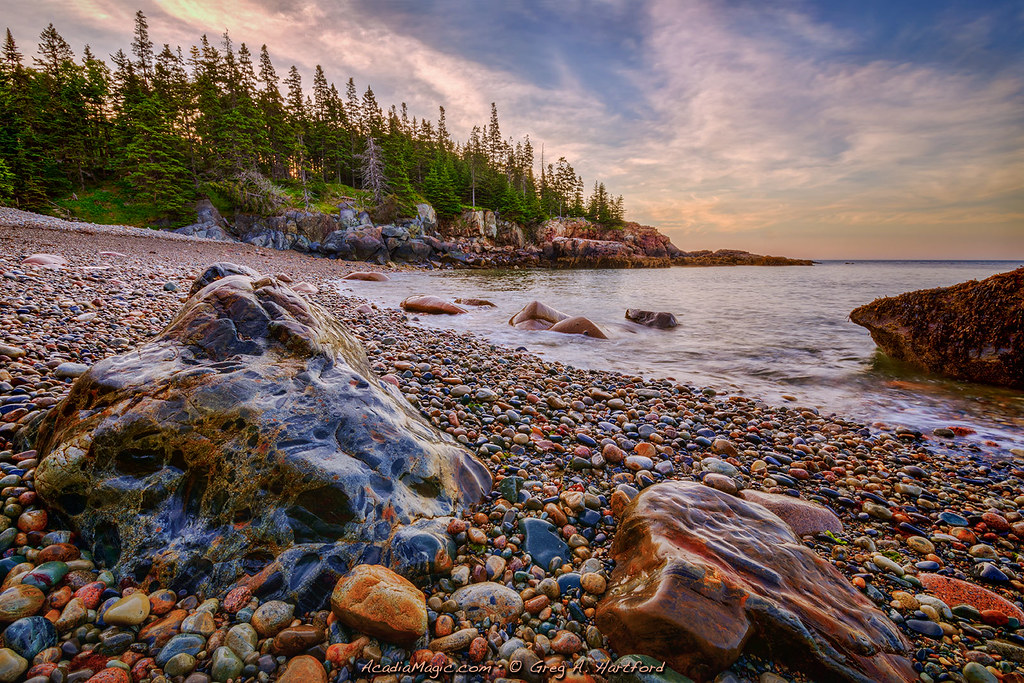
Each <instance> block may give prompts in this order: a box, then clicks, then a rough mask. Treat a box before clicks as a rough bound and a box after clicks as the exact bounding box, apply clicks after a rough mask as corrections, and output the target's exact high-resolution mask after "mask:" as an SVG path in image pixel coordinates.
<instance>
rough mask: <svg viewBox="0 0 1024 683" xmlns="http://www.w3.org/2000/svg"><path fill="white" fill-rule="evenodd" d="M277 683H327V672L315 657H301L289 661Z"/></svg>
mask: <svg viewBox="0 0 1024 683" xmlns="http://www.w3.org/2000/svg"><path fill="white" fill-rule="evenodd" d="M277 683H327V672H326V671H325V670H324V665H323V664H321V663H320V662H319V661H318V660H317V659H316V658H315V657H310V656H309V655H300V656H298V657H295V658H293V659H291V660H289V661H288V666H287V667H285V670H284V673H282V674H281V675H280V676H279V677H278V679H277Z"/></svg>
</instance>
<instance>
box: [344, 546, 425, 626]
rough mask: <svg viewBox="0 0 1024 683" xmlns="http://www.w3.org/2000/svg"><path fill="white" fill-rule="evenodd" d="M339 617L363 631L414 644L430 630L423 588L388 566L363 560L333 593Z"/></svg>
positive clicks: (346, 623) (345, 622)
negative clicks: (419, 587) (421, 589)
mask: <svg viewBox="0 0 1024 683" xmlns="http://www.w3.org/2000/svg"><path fill="white" fill-rule="evenodd" d="M331 610H332V611H333V612H334V615H335V616H336V617H337V618H338V620H339V621H340V622H341V623H343V624H345V625H346V626H348V627H349V628H354V629H356V630H358V631H360V632H362V633H365V634H367V635H370V636H375V637H377V638H381V639H382V640H386V641H389V642H394V643H398V644H404V645H411V644H412V643H413V642H415V641H416V640H417V639H419V637H420V636H422V635H423V634H424V633H426V632H427V601H426V598H425V597H424V595H423V593H422V592H421V591H420V589H418V588H416V586H414V585H413V584H412V583H411V582H410V581H409V580H407V579H405V578H403V577H402V576H399V575H398V574H396V573H395V572H393V571H391V570H390V569H388V568H387V567H383V566H381V565H377V564H361V565H358V566H356V567H354V568H353V569H352V570H351V571H349V573H348V574H346V575H345V576H343V577H341V578H340V579H339V580H338V583H337V584H336V585H335V587H334V592H333V593H332V594H331Z"/></svg>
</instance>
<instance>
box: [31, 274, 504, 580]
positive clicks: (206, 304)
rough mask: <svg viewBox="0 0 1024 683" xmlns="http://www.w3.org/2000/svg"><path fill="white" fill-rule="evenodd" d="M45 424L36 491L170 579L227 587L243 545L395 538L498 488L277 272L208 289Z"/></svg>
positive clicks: (81, 386) (131, 566) (74, 393)
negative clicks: (399, 529) (397, 531)
mask: <svg viewBox="0 0 1024 683" xmlns="http://www.w3.org/2000/svg"><path fill="white" fill-rule="evenodd" d="M218 269H220V270H223V269H224V268H223V267H218ZM208 272H209V271H208ZM204 277H206V276H205V275H204ZM257 378H259V379H257ZM39 433H40V438H39V441H38V446H39V456H40V458H41V462H40V464H39V466H38V468H37V470H36V488H37V491H38V493H39V494H40V495H41V496H42V497H43V498H44V499H46V500H47V501H49V502H50V503H51V504H52V505H53V506H54V507H56V508H57V509H59V510H60V511H61V512H62V513H64V515H65V516H66V517H67V518H68V519H70V520H72V522H73V523H74V524H75V526H76V528H77V529H78V530H80V531H81V532H82V533H83V534H84V536H85V537H86V538H88V539H91V541H92V543H93V551H94V554H95V555H96V556H97V557H98V558H101V559H103V560H104V561H105V562H107V564H108V565H116V566H117V569H118V571H122V572H129V573H135V572H137V571H141V570H140V569H139V567H142V566H148V567H149V571H150V573H151V574H152V575H153V576H156V577H159V578H160V580H161V582H162V583H163V584H164V585H169V586H172V587H174V586H177V585H181V584H182V583H188V584H189V585H191V586H197V585H202V584H209V585H211V586H212V587H216V588H221V587H226V585H225V584H226V583H227V582H228V581H230V580H232V579H233V578H234V577H235V576H237V575H238V574H239V573H240V571H241V569H242V562H243V560H244V559H245V558H247V557H254V556H255V557H259V555H260V553H264V554H266V555H270V556H272V554H273V552H274V551H276V549H279V548H282V547H288V546H290V545H292V544H295V543H316V542H318V541H319V542H326V541H330V542H334V541H336V540H337V539H339V538H340V539H345V540H349V541H352V542H356V541H367V542H375V543H380V544H383V543H384V542H386V540H387V538H388V537H389V536H390V535H391V533H392V530H393V529H394V528H395V526H396V525H397V524H401V523H409V522H412V521H414V520H415V519H417V518H421V517H434V516H441V515H448V514H451V513H452V512H454V511H455V510H456V509H457V508H458V505H459V504H460V503H464V502H472V501H475V500H478V499H480V498H481V497H482V495H483V494H484V493H485V492H486V491H489V490H490V476H489V474H488V473H487V471H486V469H485V468H484V467H483V466H482V465H481V464H480V463H479V462H478V461H477V460H476V459H475V458H474V457H473V456H472V455H470V454H469V453H468V452H467V451H465V450H463V449H462V448H461V447H460V446H458V445H457V444H456V443H455V442H454V440H453V439H451V438H450V437H448V436H446V435H442V434H440V433H439V432H438V431H436V430H435V429H434V428H433V427H431V426H430V425H428V424H427V423H426V422H425V421H424V420H423V419H422V418H421V417H420V416H419V415H417V414H415V412H414V411H412V410H411V409H410V408H409V406H408V404H407V402H406V401H405V400H404V399H402V398H401V397H400V396H399V395H398V392H397V391H396V390H394V389H390V388H388V387H387V386H386V385H385V384H383V383H381V382H380V381H379V380H378V379H377V378H376V376H375V375H374V373H373V372H372V371H371V370H370V369H369V367H368V365H367V362H366V359H365V356H364V354H363V351H362V348H361V346H360V345H359V343H358V342H357V341H356V340H355V339H353V338H352V337H351V336H350V335H349V333H348V332H347V331H346V330H345V329H344V328H343V327H341V325H340V324H338V323H337V322H336V321H335V320H334V319H333V318H332V317H331V316H330V314H329V313H327V312H326V311H325V310H324V309H322V308H320V307H319V306H318V305H316V304H313V303H310V302H308V301H306V300H305V299H303V298H302V297H300V296H298V295H297V294H295V293H294V292H292V291H291V290H290V289H289V288H288V287H287V285H285V284H284V283H282V282H280V281H278V280H275V279H273V278H262V279H257V280H254V279H252V278H250V277H245V276H229V277H226V278H222V279H220V280H218V281H216V283H215V284H213V285H212V286H208V287H206V288H204V289H203V290H202V292H201V293H200V294H198V295H196V296H193V297H192V298H191V299H189V301H188V303H187V305H186V307H185V308H184V309H182V311H181V312H180V313H179V314H178V316H177V318H175V320H174V321H173V322H172V323H171V325H170V326H168V327H167V328H166V329H165V330H164V331H163V332H162V333H161V334H160V335H159V336H158V337H156V339H154V340H153V341H151V342H149V343H146V344H144V345H142V346H140V347H138V348H137V349H135V350H133V351H132V352H131V353H129V354H126V355H124V356H114V357H110V358H107V359H105V360H103V361H101V362H99V363H97V364H96V365H94V366H93V367H92V368H91V369H90V370H89V372H87V373H86V374H85V375H83V376H82V377H81V378H79V380H78V381H77V382H76V383H75V385H74V387H73V388H72V390H71V392H70V394H69V396H68V398H67V399H65V401H64V402H63V403H62V404H61V405H60V406H58V407H57V408H55V409H54V410H52V411H50V413H49V414H48V416H47V419H46V420H44V422H43V424H42V425H41V427H40V432H39ZM271 549H274V551H272V550H271ZM222 563H228V564H227V565H226V566H221V565H222ZM218 567H219V568H218ZM142 573H143V574H145V571H143V572H142Z"/></svg>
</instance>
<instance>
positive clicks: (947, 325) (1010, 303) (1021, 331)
mask: <svg viewBox="0 0 1024 683" xmlns="http://www.w3.org/2000/svg"><path fill="white" fill-rule="evenodd" d="M850 320H852V321H853V322H855V323H857V324H858V325H861V326H862V327H866V328H867V329H868V331H869V332H871V338H872V339H874V340H875V343H876V344H878V346H879V348H881V349H882V351H883V352H884V353H885V354H886V355H887V356H890V357H891V358H895V359H896V360H901V361H906V362H908V363H911V364H913V365H916V366H917V367H919V368H922V369H924V370H927V371H929V372H934V373H936V374H941V375H947V376H949V377H954V378H956V379H964V380H969V381H972V382H983V383H986V384H1000V385H1004V386H1009V387H1014V388H1017V389H1020V388H1024V268H1018V269H1017V270H1014V271H1010V272H1009V273H1000V274H998V275H993V276H992V277H990V278H987V279H985V280H982V281H981V282H978V281H977V280H971V281H970V282H963V283H961V284H958V285H954V286H952V287H940V288H938V289H922V290H918V291H915V292H907V293H906V294H900V295H899V296H893V297H887V298H884V299H876V300H875V301H873V302H871V303H870V304H867V305H865V306H861V307H860V308H857V309H854V311H853V312H852V313H850Z"/></svg>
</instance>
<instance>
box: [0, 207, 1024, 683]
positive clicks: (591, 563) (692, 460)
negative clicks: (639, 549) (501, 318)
mask: <svg viewBox="0 0 1024 683" xmlns="http://www.w3.org/2000/svg"><path fill="white" fill-rule="evenodd" d="M37 253H45V254H53V255H58V256H61V257H63V258H64V259H65V260H66V262H67V263H66V265H64V266H62V267H57V268H49V267H38V266H29V265H23V264H22V260H23V259H24V258H26V257H28V256H29V255H31V254H37ZM215 262H231V263H236V264H239V265H243V266H247V267H249V268H252V269H254V270H256V271H258V272H260V273H263V274H276V275H283V276H284V277H285V279H286V281H290V282H293V283H308V284H310V285H312V287H306V288H302V289H300V288H298V287H296V291H305V292H306V294H305V295H306V296H308V297H309V298H310V300H312V301H315V302H317V303H319V304H320V305H321V306H323V307H325V308H326V309H327V310H329V311H330V312H331V313H332V314H333V315H334V316H336V317H337V318H338V319H339V320H340V321H341V322H342V323H343V324H344V325H345V326H346V327H347V328H348V329H349V330H350V331H351V332H352V334H354V335H355V336H356V337H358V339H359V340H360V341H361V342H362V343H363V345H364V347H365V350H366V354H367V357H368V359H369V361H370V364H371V366H372V368H373V370H374V371H375V372H376V373H377V374H378V376H380V377H381V378H382V379H383V381H385V382H389V383H391V384H393V385H395V386H397V387H398V388H399V389H400V390H401V392H402V394H403V395H404V396H405V397H406V399H407V400H408V401H409V402H410V403H411V404H412V405H413V406H414V407H416V408H417V409H418V410H419V411H420V412H421V413H422V415H423V416H424V417H425V418H426V419H427V420H428V421H429V422H431V423H432V424H433V425H434V426H435V427H437V428H438V429H439V430H441V431H443V432H447V433H448V434H450V435H451V436H452V437H454V438H455V439H456V440H457V441H459V442H461V443H462V444H464V445H465V446H466V448H468V449H469V450H470V451H471V452H473V453H474V454H476V455H477V457H478V458H479V459H480V460H481V461H482V462H483V463H484V464H485V465H486V466H487V468H488V469H489V470H490V473H491V475H492V477H493V480H494V487H493V491H492V492H491V493H490V495H489V496H488V497H487V498H486V499H485V500H484V501H483V502H482V503H480V504H478V505H475V506H472V507H470V508H469V509H466V510H465V511H464V512H463V513H462V516H461V517H459V518H457V519H455V520H453V521H452V522H451V523H450V524H449V525H448V528H447V531H448V534H449V535H450V536H451V538H452V541H453V542H454V544H455V546H456V548H457V551H456V554H455V555H454V556H453V557H452V558H451V559H452V562H451V568H450V570H449V571H447V572H446V574H445V575H444V576H441V577H439V578H436V580H433V581H431V582H430V583H421V584H417V585H416V589H418V591H421V592H422V594H423V598H424V601H425V611H426V620H427V624H428V632H427V633H426V634H425V635H424V636H423V637H422V638H419V639H417V640H416V641H415V642H401V639H397V640H398V641H399V642H396V639H395V638H392V639H390V640H389V639H387V638H385V637H382V636H377V637H374V636H373V635H372V634H373V633H378V634H379V633H383V632H388V631H387V629H384V630H383V631H382V630H381V628H374V627H373V625H372V624H371V625H368V626H367V627H365V628H362V629H360V628H354V627H353V626H351V625H346V623H344V620H343V619H341V618H339V614H340V613H342V612H344V605H342V606H341V607H340V608H339V609H332V610H323V611H318V612H313V613H303V612H302V611H301V610H299V609H297V608H296V606H295V605H294V604H288V603H287V602H283V601H276V600H271V601H266V602H261V601H260V599H259V598H257V597H254V596H253V594H252V592H251V591H249V590H248V589H247V588H245V587H240V588H236V589H234V590H232V591H230V592H228V593H226V594H222V595H190V594H185V593H184V592H181V593H176V592H174V591H171V590H168V589H165V588H158V589H156V590H152V591H149V590H147V587H146V586H139V585H136V582H135V580H134V579H133V578H132V577H121V576H115V575H114V574H113V573H112V572H111V571H109V569H108V568H107V567H105V566H103V564H102V563H101V562H100V561H99V560H98V559H97V558H94V557H93V556H92V555H91V554H90V552H89V550H88V548H89V545H88V543H87V542H85V541H84V540H83V539H80V538H79V537H78V536H77V535H76V534H75V533H73V532H72V531H71V530H69V529H66V528H64V527H63V526H62V525H61V523H60V519H59V515H51V514H49V511H48V508H47V505H46V503H45V501H43V500H42V499H40V498H39V497H37V495H36V492H35V488H34V474H35V468H36V466H37V465H38V464H39V462H38V459H37V458H36V452H35V451H34V450H32V449H31V448H27V449H23V448H21V447H19V445H18V444H17V443H16V439H15V435H16V433H17V431H18V429H19V428H20V427H21V426H22V425H24V424H26V423H27V422H28V421H30V420H32V419H34V417H35V416H36V415H37V414H38V413H39V412H41V411H47V410H49V409H51V408H52V407H53V406H55V405H56V404H58V403H59V402H60V401H61V399H62V398H63V397H64V396H65V395H66V394H67V392H68V390H69V389H70V387H71V385H72V383H73V382H74V380H75V379H76V378H77V377H79V376H80V375H82V374H83V373H84V372H85V371H86V369H87V368H88V367H89V366H91V365H92V364H94V363H96V362H97V361H99V360H101V359H103V358H105V357H107V356H110V355H115V354H122V353H126V352H128V351H130V350H131V349H132V348H134V347H135V346H137V345H138V344H140V343H143V342H145V341H146V340H147V339H149V338H150V337H152V336H154V335H156V334H157V333H158V332H160V330H162V329H163V328H164V327H165V326H166V325H167V324H168V323H169V322H170V321H171V319H172V318H173V317H174V316H175V314H176V313H177V312H178V311H179V310H180V308H181V306H182V304H183V303H184V301H185V300H186V299H187V298H188V292H189V288H190V286H191V284H192V282H193V281H194V280H195V279H196V278H197V277H198V276H199V275H200V274H201V273H202V272H203V270H204V269H205V267H206V266H207V265H209V264H211V263H215ZM367 270H379V271H386V270H388V269H387V268H384V267H379V266H371V265H369V264H365V263H354V262H345V261H336V260H328V259H325V258H314V257H309V256H304V255H301V254H298V253H296V252H281V251H274V250H270V249H264V248H259V247H253V246H250V245H245V244H237V243H224V242H215V241H211V240H202V239H196V238H189V237H184V236H180V235H173V234H167V233H155V232H153V231H149V230H142V229H137V228H124V227H119V226H99V225H90V224H82V223H68V222H65V221H61V220H59V219H56V218H50V217H45V216H37V215H35V214H28V213H25V212H21V211H16V210H13V209H6V208H0V476H2V479H0V495H2V497H3V506H4V507H3V514H2V515H0V552H2V555H3V559H0V578H2V581H3V583H2V586H0V628H2V629H4V630H3V645H4V647H3V648H0V682H5V681H22V680H29V681H32V682H33V683H43V682H44V681H48V682H51V683H65V682H72V681H79V682H81V681H91V682H93V683H101V682H121V683H128V682H135V683H144V682H149V683H163V682H165V681H185V682H186V683H208V682H209V681H260V682H261V683H265V682H267V681H274V680H277V681H286V682H287V683H300V682H305V681H347V680H355V681H380V682H384V681H402V682H403V683H404V682H406V681H426V680H455V681H476V680H502V679H504V680H516V679H520V680H527V681H531V683H532V682H534V681H543V680H552V679H555V678H559V677H561V679H562V680H576V681H588V680H589V681H654V680H663V681H671V680H677V681H678V680H687V679H684V678H682V677H681V676H679V675H678V674H676V675H675V678H673V674H672V672H662V673H660V674H659V673H639V672H635V671H634V672H630V670H629V667H621V668H620V670H619V671H618V673H609V672H610V671H614V669H612V668H610V665H612V664H613V663H616V662H618V663H619V664H620V665H621V664H625V663H626V662H623V660H621V657H622V656H623V655H627V654H629V653H627V652H619V651H617V650H616V649H615V647H614V644H613V643H611V642H610V641H609V638H608V634H607V633H604V632H602V630H601V629H600V628H599V626H598V625H597V623H596V619H595V615H596V610H597V607H598V604H599V603H600V601H601V599H602V597H603V596H604V595H605V593H606V591H609V590H610V583H611V581H612V572H613V570H614V562H613V561H612V559H611V557H610V554H611V546H612V543H613V541H614V538H615V534H616V530H617V527H618V525H619V521H620V519H621V518H622V515H623V513H624V511H625V510H626V508H627V506H628V505H629V503H630V501H631V500H632V499H633V498H635V497H636V496H637V495H638V494H639V493H640V492H641V491H643V490H644V489H646V488H648V487H651V486H654V485H656V484H658V483H660V482H665V481H669V480H682V481H693V482H700V483H701V484H702V485H703V486H706V487H709V488H712V489H714V490H715V491H718V492H721V493H724V494H727V495H739V494H740V493H741V492H749V491H754V492H758V491H760V492H764V493H767V494H776V495H781V496H785V497H787V498H788V499H791V500H793V501H803V502H806V503H814V504H817V507H815V508H812V509H813V510H815V511H821V512H820V514H817V513H809V518H807V519H805V520H804V521H806V524H805V525H799V526H802V528H796V527H797V526H798V525H796V524H794V531H796V532H797V533H798V535H799V536H800V537H801V539H800V540H801V543H802V544H803V545H804V546H806V547H807V548H809V549H810V550H812V551H813V552H814V553H815V554H816V555H818V556H819V557H820V558H821V559H823V560H824V561H826V562H827V563H829V564H830V565H831V566H832V567H834V569H835V570H837V571H838V572H839V573H840V574H841V575H842V576H843V577H845V579H846V580H847V581H848V582H849V583H850V585H851V586H853V587H854V589H855V590H856V591H859V592H860V593H862V594H863V595H864V596H866V598H867V600H868V601H870V602H871V603H873V604H874V606H875V607H877V608H878V609H879V610H881V612H882V613H883V614H884V615H885V616H886V617H887V618H888V619H889V620H890V621H891V622H892V623H893V624H894V627H895V628H896V629H898V631H899V632H901V633H902V634H903V636H904V637H906V638H907V639H908V640H909V642H910V643H911V644H912V647H911V649H909V650H908V651H907V653H906V656H907V658H908V659H910V660H911V662H912V666H913V669H914V671H915V672H916V673H917V674H918V676H919V679H920V680H921V681H925V682H928V681H968V682H970V683H982V682H992V681H1006V682H1009V683H1013V682H1016V681H1024V625H1022V622H1024V611H1022V607H1024V604H1022V599H1024V575H1022V569H1021V565H1020V560H1021V555H1020V553H1021V552H1022V543H1024V516H1022V511H1024V486H1022V481H1024V451H1020V450H1019V449H1018V450H1015V451H1011V452H1010V454H1009V455H1006V456H994V455H993V454H991V453H982V452H979V451H978V450H977V449H969V448H966V447H961V446H960V445H959V444H958V441H957V435H956V434H955V433H954V432H952V431H950V432H949V433H948V434H945V435H944V438H941V439H940V438H936V437H933V436H932V435H922V434H921V433H918V432H913V431H910V430H902V431H884V430H879V429H878V428H873V427H868V426H865V425H863V424H859V423H856V422H855V421H852V420H848V419H844V418H843V417H842V416H838V415H826V414H821V413H819V411H817V410H815V409H812V408H803V407H800V406H797V405H793V404H787V405H785V406H775V405H769V404H767V403H765V402H763V401H761V400H758V399H756V398H750V397H747V396H729V395H722V394H718V393H716V392H715V391H714V390H712V389H709V388H704V387H696V386H688V385H684V384H680V383H678V382H676V381H670V380H659V379H647V380H645V379H643V378H641V377H636V376H630V375H627V374H622V373H617V372H603V371H598V370H582V369H578V368H574V367H572V366H570V365H566V364H562V363H558V362H551V361H547V360H544V359H541V358H539V357H537V356H535V355H532V354H530V353H527V352H525V351H522V350H514V349H511V348H507V347H502V346H497V345H494V344H491V343H489V342H488V341H486V340H484V339H482V338H481V337H478V336H475V335H473V334H470V333H466V332H457V331H453V330H445V329H436V328H431V327H425V326H421V325H419V324H417V322H418V321H417V319H416V317H415V316H410V315H409V314H407V313H405V312H403V311H401V310H396V309H387V308H383V307H378V306H376V305H372V304H370V303H369V302H368V301H367V300H366V299H363V298H359V297H354V296H343V295H342V294H340V293H339V291H338V288H337V287H335V286H333V285H332V283H333V282H334V281H336V280H338V279H340V278H341V277H343V276H344V275H346V274H347V273H349V272H352V271H367ZM364 284H365V286H366V287H372V286H373V283H372V282H367V283H364ZM595 343H599V342H596V341H595ZM755 495H756V494H755ZM800 510H806V508H800ZM795 515H796V516H795V517H794V519H800V518H802V516H804V515H808V513H806V512H803V513H795ZM787 521H788V520H787ZM336 596H337V594H336ZM413 597H414V598H415V597H417V596H413ZM337 600H340V601H344V595H342V596H341V597H338V598H337ZM391 618H394V619H398V615H393V616H392V617H391ZM384 620H385V621H387V618H384ZM388 626H389V627H390V626H394V628H395V629H397V628H398V625H388ZM634 661H640V660H639V659H637V658H634ZM644 661H647V660H644ZM411 664H419V665H420V669H419V670H418V671H417V672H416V673H409V672H407V670H405V669H403V667H408V666H409V665H411ZM790 664H792V662H791V663H790ZM560 675H561V676H560ZM714 680H716V681H722V682H725V681H733V682H737V683H738V682H753V681H757V682H759V683H779V682H781V681H806V680H811V679H809V678H808V677H807V676H806V675H805V674H803V673H801V672H799V671H797V670H796V669H795V668H793V667H792V666H789V665H787V664H786V663H785V662H783V661H777V660H775V659H773V658H771V657H767V656H763V655H759V654H754V653H752V652H745V653H744V654H743V655H742V656H741V657H740V658H739V660H738V661H736V662H735V663H734V664H732V665H731V667H730V668H729V669H728V670H726V671H725V672H723V673H721V674H718V675H717V677H716V678H715V679H714Z"/></svg>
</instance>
